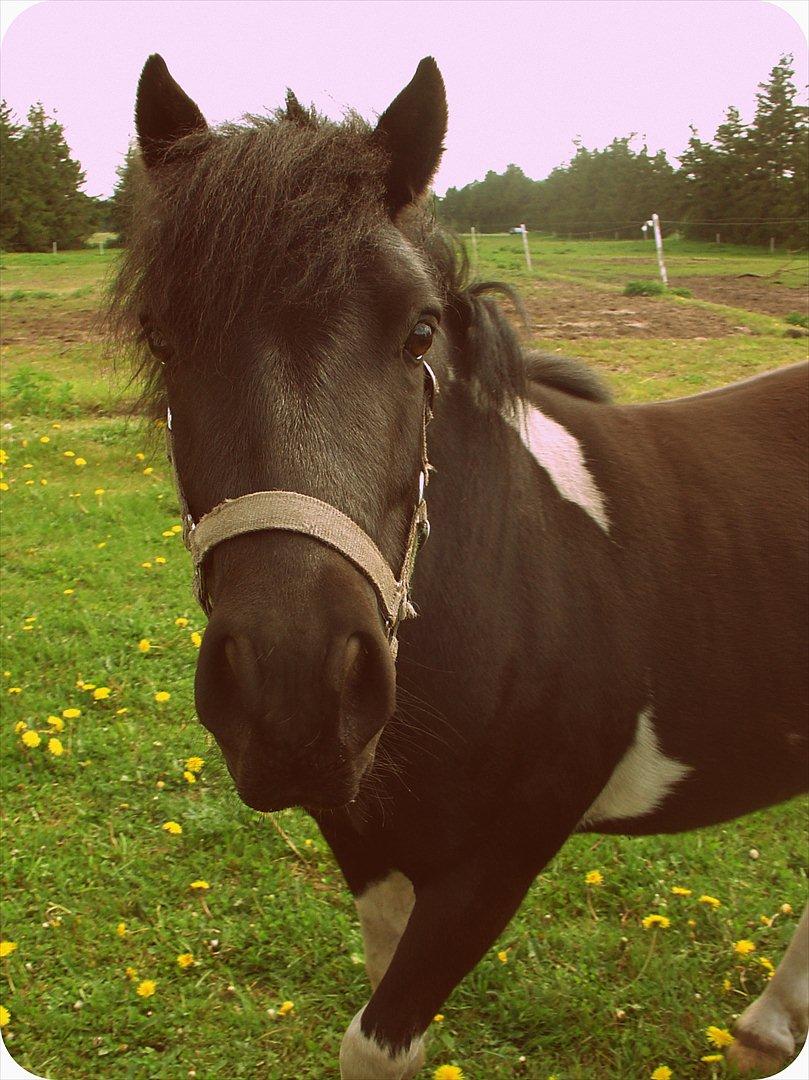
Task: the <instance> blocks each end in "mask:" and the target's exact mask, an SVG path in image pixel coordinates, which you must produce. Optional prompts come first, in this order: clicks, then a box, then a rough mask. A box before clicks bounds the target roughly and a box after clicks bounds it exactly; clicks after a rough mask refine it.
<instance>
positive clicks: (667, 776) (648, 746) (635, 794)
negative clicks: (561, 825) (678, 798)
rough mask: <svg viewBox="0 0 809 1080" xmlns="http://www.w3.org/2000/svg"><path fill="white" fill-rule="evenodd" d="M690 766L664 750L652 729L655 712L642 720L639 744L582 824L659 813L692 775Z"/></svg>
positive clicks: (646, 713)
mask: <svg viewBox="0 0 809 1080" xmlns="http://www.w3.org/2000/svg"><path fill="white" fill-rule="evenodd" d="M692 771H693V770H692V768H691V766H690V765H683V764H682V762H680V761H675V760H674V759H673V758H668V757H666V755H665V754H664V753H663V752H662V751H661V749H660V746H659V744H658V741H657V735H655V730H654V727H653V726H652V710H651V709H644V711H643V712H642V713H641V714H640V716H639V717H638V726H637V729H636V731H635V741H634V742H633V744H632V745H631V746H630V747H629V749H628V750H627V752H626V753H625V754H624V756H623V757H622V758H621V760H620V761H619V762H618V764H617V765H616V766H615V769H614V771H613V774H612V776H611V777H610V778H609V780H608V781H607V783H606V785H605V787H604V790H603V791H602V792H601V794H600V795H599V796H598V798H597V799H596V801H595V802H594V803H593V805H592V806H591V807H590V809H589V810H588V811H587V813H586V814H585V815H584V817H583V818H582V819H581V825H594V824H596V823H597V822H599V821H620V820H622V819H624V818H636V817H642V816H643V815H644V814H650V813H651V812H652V811H653V810H656V809H657V808H658V806H660V804H661V803H662V802H663V800H664V799H665V798H666V796H667V795H668V794H669V792H670V791H671V789H672V788H673V787H674V785H675V784H676V783H678V781H680V780H682V779H683V777H684V776H687V775H688V773H690V772H692Z"/></svg>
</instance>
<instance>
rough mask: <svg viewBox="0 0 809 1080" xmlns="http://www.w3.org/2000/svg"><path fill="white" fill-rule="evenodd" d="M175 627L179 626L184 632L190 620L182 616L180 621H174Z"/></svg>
mask: <svg viewBox="0 0 809 1080" xmlns="http://www.w3.org/2000/svg"><path fill="white" fill-rule="evenodd" d="M174 625H175V626H179V628H180V629H181V630H184V629H185V627H186V626H188V619H186V618H185V617H184V616H182V615H181V616H180V617H179V618H178V619H175V620H174Z"/></svg>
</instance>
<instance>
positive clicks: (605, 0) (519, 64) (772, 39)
mask: <svg viewBox="0 0 809 1080" xmlns="http://www.w3.org/2000/svg"><path fill="white" fill-rule="evenodd" d="M151 52H160V53H162V54H163V56H164V58H165V59H166V61H167V63H168V65H169V68H170V69H171V71H172V73H173V75H174V77H175V78H176V79H177V80H178V82H180V84H181V85H182V86H183V88H184V89H185V90H186V91H187V92H188V93H189V94H190V95H191V97H193V98H194V99H195V100H196V101H197V103H198V104H199V106H200V107H201V109H202V111H203V113H204V114H205V116H206V117H207V119H208V120H209V121H210V122H213V123H216V122H219V121H222V120H226V119H237V118H238V117H240V116H241V115H242V114H244V113H246V112H262V111H264V110H267V109H270V108H273V107H274V106H276V105H278V104H280V103H281V101H282V99H283V95H284V91H285V88H286V87H287V86H291V87H292V88H293V89H294V90H295V92H296V94H297V95H298V97H299V98H300V99H301V101H303V102H305V103H307V104H308V103H310V102H313V103H314V104H315V105H316V106H317V107H318V108H319V109H320V110H321V111H323V112H325V113H327V114H328V115H330V116H332V117H334V118H339V116H340V115H341V111H342V109H343V108H344V107H346V106H353V107H354V108H356V109H358V111H359V112H361V113H362V114H363V115H364V116H366V117H368V118H372V117H373V116H374V115H376V114H378V113H380V112H381V111H382V110H383V109H384V108H385V107H386V106H387V105H388V103H389V102H390V100H391V99H392V98H393V97H394V96H395V95H396V94H397V93H398V92H399V90H400V89H401V88H402V86H404V84H405V83H406V82H407V81H408V80H409V79H410V77H411V75H412V73H413V71H414V69H415V67H416V64H417V63H418V61H419V59H420V58H421V57H422V56H424V55H428V54H432V55H433V56H435V58H436V59H437V61H438V64H439V66H440V68H441V70H442V72H443V75H444V79H445V82H446V84H447V93H448V98H449V114H450V125H449V134H448V136H447V152H446V154H445V156H444V161H443V164H442V166H441V169H440V171H439V173H438V176H437V178H436V185H435V186H436V190H437V191H438V192H439V193H443V191H444V190H445V189H446V188H447V187H448V186H452V185H455V186H461V185H463V184H465V183H468V182H469V181H471V180H475V179H480V178H482V177H483V176H484V174H485V173H486V171H487V170H488V169H495V170H497V171H502V170H503V169H504V168H505V166H506V165H507V164H508V163H509V162H512V161H513V162H516V163H517V164H518V165H520V166H522V168H523V169H524V170H525V171H526V172H527V173H528V174H529V175H530V176H533V177H535V178H541V177H544V176H546V175H547V174H548V172H549V171H550V170H551V169H552V168H553V167H554V166H555V165H558V164H561V163H563V162H565V161H567V160H569V158H570V156H571V153H572V150H573V147H572V139H573V138H574V137H576V136H581V138H582V139H583V140H584V143H585V145H586V146H589V147H601V146H604V145H606V144H607V143H608V142H609V141H610V140H611V139H612V138H613V137H615V136H622V135H627V134H629V133H630V132H632V131H637V132H639V133H641V134H645V136H646V140H647V143H648V145H649V147H650V149H651V150H652V151H656V150H658V149H661V148H662V149H664V150H666V152H667V153H668V155H669V159H670V160H673V158H674V157H675V156H676V155H677V154H679V153H680V152H681V151H682V150H683V148H684V146H685V144H686V142H687V140H688V136H689V123H693V124H695V125H696V126H697V128H698V129H699V131H700V134H701V135H702V136H703V137H710V136H712V135H713V133H714V131H715V130H716V127H717V125H718V124H719V123H721V121H722V118H723V115H724V111H725V109H726V107H727V106H728V105H731V104H733V105H736V106H738V107H739V108H740V109H741V112H742V117H743V118H744V119H745V120H750V119H752V116H753V110H754V108H755V93H756V85H757V83H759V82H761V81H762V80H764V79H766V78H767V75H768V73H769V71H770V69H771V68H772V67H773V65H774V64H775V63H776V62H777V60H778V58H779V57H780V55H781V54H782V53H784V52H791V53H793V54H794V57H795V67H796V81H797V84H798V86H805V85H806V83H807V81H809V72H808V71H807V47H806V39H805V37H804V35H803V33H802V31H801V30H800V28H799V27H798V25H797V24H796V23H795V21H794V20H793V19H792V18H791V17H790V15H788V14H787V13H786V12H785V11H783V10H781V9H779V7H777V6H775V5H774V4H772V3H768V2H766V0H645V2H644V0H597V2H588V0H493V2H490V0H476V2H470V0H443V2H442V0H430V2H426V0H389V2H379V0H370V2H355V0H293V2H286V0H278V2H270V0H267V2H260V0H224V2H220V0H205V2H199V0H182V2H172V0H43V2H40V3H38V4H36V5H35V6H33V7H30V8H28V10H26V11H24V12H23V13H22V14H21V15H18V16H17V18H16V20H15V21H14V22H13V23H12V25H11V27H10V29H9V30H8V32H7V34H6V36H5V38H4V41H3V46H2V82H1V83H0V86H1V88H2V96H3V97H4V98H5V99H6V100H7V101H8V102H9V104H10V105H11V107H12V108H13V109H14V110H15V112H16V113H17V114H18V115H21V116H24V115H25V113H26V111H27V109H28V107H29V106H30V105H31V103H32V102H34V101H36V100H40V101H42V102H43V104H44V105H45V107H46V109H47V110H49V111H55V112H56V115H57V116H58V118H59V119H60V121H61V122H62V123H63V124H64V126H65V130H66V133H67V139H68V143H69V145H70V146H71V149H72V151H73V154H74V156H75V157H77V158H78V159H79V161H80V162H81V163H82V166H83V167H84V169H85V171H86V174H87V185H86V190H87V192H88V193H89V194H91V195H109V194H110V193H111V191H112V188H113V185H114V183H115V168H116V166H117V165H118V164H119V163H120V161H121V159H122V156H123V154H124V152H125V150H126V147H127V144H128V142H129V140H130V139H131V138H132V137H133V135H134V124H133V120H132V113H133V106H134V96H135V86H136V84H137V79H138V75H139V72H140V69H141V67H142V65H143V62H144V60H145V59H146V57H147V56H148V54H149V53H151Z"/></svg>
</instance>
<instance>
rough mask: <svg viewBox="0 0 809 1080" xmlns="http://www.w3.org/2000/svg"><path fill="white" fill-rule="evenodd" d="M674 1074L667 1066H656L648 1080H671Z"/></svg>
mask: <svg viewBox="0 0 809 1080" xmlns="http://www.w3.org/2000/svg"><path fill="white" fill-rule="evenodd" d="M673 1075H674V1073H673V1072H672V1071H671V1069H670V1068H669V1067H668V1065H658V1066H657V1068H656V1069H655V1070H654V1072H652V1073H651V1075H650V1078H649V1080H671V1078H672V1076H673Z"/></svg>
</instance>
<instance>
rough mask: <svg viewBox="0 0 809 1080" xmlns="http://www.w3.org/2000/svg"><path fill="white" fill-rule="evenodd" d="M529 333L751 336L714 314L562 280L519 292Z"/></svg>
mask: <svg viewBox="0 0 809 1080" xmlns="http://www.w3.org/2000/svg"><path fill="white" fill-rule="evenodd" d="M520 291H521V294H522V298H523V302H524V304H525V306H526V308H527V310H528V315H529V320H530V325H531V333H532V334H535V335H537V336H538V337H543V338H618V337H631V338H709V337H726V336H728V335H729V334H734V333H737V334H738V333H747V331H746V330H745V329H744V328H743V327H738V326H734V325H733V323H732V322H729V321H728V320H727V319H725V318H723V317H722V316H721V315H715V314H714V313H713V312H711V311H702V310H700V309H699V308H696V307H688V306H687V305H685V304H678V303H674V302H671V301H666V300H663V299H657V298H652V297H648V296H621V295H620V294H619V293H609V292H602V291H601V290H595V289H592V290H591V289H587V288H586V287H584V286H583V285H576V284H573V283H568V282H559V281H538V282H532V283H531V284H530V285H527V286H523V287H522V289H521V290H520Z"/></svg>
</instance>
